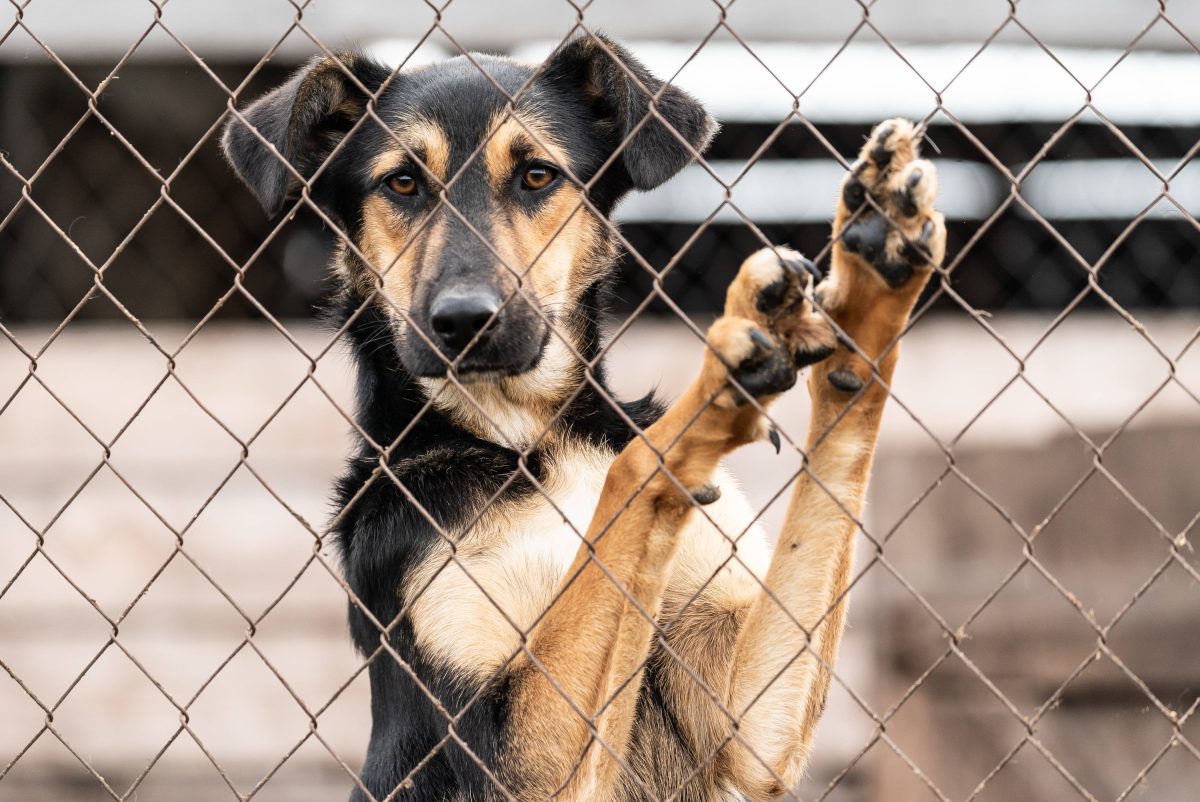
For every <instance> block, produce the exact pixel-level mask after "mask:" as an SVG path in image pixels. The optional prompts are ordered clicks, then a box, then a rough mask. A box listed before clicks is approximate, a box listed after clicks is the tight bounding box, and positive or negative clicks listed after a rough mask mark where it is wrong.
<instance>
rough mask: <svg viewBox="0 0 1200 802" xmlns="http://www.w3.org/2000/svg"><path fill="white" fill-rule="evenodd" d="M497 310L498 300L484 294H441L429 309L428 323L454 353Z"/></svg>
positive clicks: (488, 294)
mask: <svg viewBox="0 0 1200 802" xmlns="http://www.w3.org/2000/svg"><path fill="white" fill-rule="evenodd" d="M499 308H500V299H499V298H497V297H496V296H495V295H493V294H491V293H488V292H466V293H453V292H448V293H443V294H442V295H440V296H438V297H437V298H436V299H434V302H433V305H432V306H431V307H430V309H429V323H430V325H431V326H432V327H433V331H434V333H435V334H437V336H438V337H439V338H440V339H441V341H442V342H443V343H445V345H446V346H447V347H449V348H450V349H451V350H452V351H454V352H455V353H458V352H459V351H461V350H462V349H463V348H464V347H465V346H466V344H467V343H469V342H471V340H472V338H474V337H475V335H476V334H478V333H479V331H480V330H481V329H482V328H483V327H484V326H486V325H487V322H488V321H489V320H491V319H492V315H494V314H496V310H497V309H499Z"/></svg>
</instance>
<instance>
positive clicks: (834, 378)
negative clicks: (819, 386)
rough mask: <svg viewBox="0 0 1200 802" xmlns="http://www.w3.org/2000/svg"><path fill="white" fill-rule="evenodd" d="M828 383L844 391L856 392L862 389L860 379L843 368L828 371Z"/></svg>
mask: <svg viewBox="0 0 1200 802" xmlns="http://www.w3.org/2000/svg"><path fill="white" fill-rule="evenodd" d="M829 383H830V384H832V385H833V386H834V387H836V388H837V389H839V390H841V391H842V392H844V393H857V392H858V391H859V390H861V389H862V386H863V383H862V379H860V378H858V377H857V376H855V375H854V373H853V372H852V371H849V370H846V369H845V368H839V369H838V370H831V371H829Z"/></svg>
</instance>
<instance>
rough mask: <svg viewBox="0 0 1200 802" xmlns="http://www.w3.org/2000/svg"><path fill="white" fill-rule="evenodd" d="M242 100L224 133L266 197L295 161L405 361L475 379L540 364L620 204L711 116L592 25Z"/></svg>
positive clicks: (292, 181)
mask: <svg viewBox="0 0 1200 802" xmlns="http://www.w3.org/2000/svg"><path fill="white" fill-rule="evenodd" d="M481 68H482V69H481ZM485 73H486V74H485ZM654 96H657V98H656V100H654V101H653V103H652V97H654ZM371 98H374V102H373V108H372V104H371V102H370V100H371ZM512 98H515V99H516V102H515V103H512V102H511V100H510V99H512ZM652 106H653V109H654V110H653V111H652ZM242 115H243V118H244V120H245V122H242V121H241V120H238V119H237V118H234V119H232V120H231V121H230V123H229V125H228V127H227V128H226V131H225V136H224V138H223V141H222V145H223V147H224V149H225V153H226V155H227V156H228V158H229V161H230V162H231V164H232V165H233V166H234V168H235V169H236V170H237V172H238V174H239V175H240V176H241V177H242V178H243V180H244V181H246V183H247V184H248V185H249V186H250V188H251V189H252V190H253V191H254V192H255V194H256V195H257V196H258V198H259V200H260V201H261V202H262V203H263V205H264V206H265V207H266V208H267V209H268V211H270V212H277V211H279V210H280V209H281V208H282V206H283V204H284V201H285V200H286V199H287V197H288V196H289V195H293V194H294V193H295V192H296V191H297V190H299V189H300V188H301V186H302V184H301V182H300V180H299V179H298V177H297V174H298V175H299V176H302V177H303V178H304V179H305V180H306V181H309V182H310V190H309V191H310V194H311V197H312V198H313V200H314V201H315V202H316V204H317V205H318V207H319V208H321V209H322V210H323V211H324V212H325V213H326V214H327V215H329V217H330V218H331V219H332V220H333V221H334V222H335V223H336V224H337V226H338V228H339V229H341V231H342V232H344V233H345V235H346V237H347V238H348V242H347V243H345V244H344V247H343V248H342V249H341V250H340V253H339V257H338V267H339V270H340V271H341V273H342V276H343V279H344V280H345V281H346V282H348V283H349V285H350V286H351V287H352V288H354V289H355V290H356V291H357V292H358V294H359V295H360V296H361V297H363V298H372V299H374V300H375V301H376V302H378V303H379V304H380V305H381V308H383V309H385V310H386V312H387V314H388V316H389V319H390V320H391V321H392V325H393V328H394V332H395V338H396V344H397V348H398V350H399V353H400V358H401V361H402V363H403V365H404V366H405V368H406V369H407V370H408V371H409V372H411V373H412V374H414V375H416V376H422V377H433V376H444V375H445V374H446V372H447V370H448V368H450V367H451V366H453V367H454V369H456V370H457V372H458V375H460V376H463V377H468V378H470V379H471V380H474V381H487V380H494V379H497V378H500V377H504V376H512V375H516V374H523V373H526V372H527V371H530V370H532V369H534V368H535V367H537V366H538V365H539V363H541V362H542V361H543V359H544V358H546V353H547V349H548V345H549V344H550V343H551V342H552V340H553V339H554V336H553V334H552V329H553V330H554V332H556V333H562V336H564V337H566V338H568V339H569V338H570V337H571V332H572V331H576V330H577V328H578V326H577V324H576V322H575V321H573V318H576V317H578V316H579V315H580V314H587V313H590V312H588V311H587V310H589V309H590V306H588V305H587V304H581V303H580V301H581V299H584V298H587V297H591V296H589V295H588V293H589V291H590V290H592V289H594V288H595V287H596V286H597V284H598V283H599V282H602V281H603V280H604V279H605V277H606V274H607V272H608V271H609V269H610V268H611V265H612V263H613V259H614V256H615V253H616V244H615V243H616V240H615V236H614V233H613V229H612V227H611V224H610V223H609V222H608V221H607V219H606V218H607V215H608V214H609V212H610V211H611V210H612V208H613V206H614V204H615V203H616V202H617V200H619V199H620V197H621V196H622V195H624V194H625V193H626V192H628V191H629V190H631V189H643V190H644V189H650V188H652V187H654V186H657V185H658V184H661V183H662V182H663V181H665V180H667V179H668V178H670V177H671V176H672V175H674V174H675V173H676V172H678V171H679V170H680V169H682V168H683V167H684V166H685V165H686V164H687V163H688V162H690V161H691V160H692V158H693V156H694V153H695V152H697V151H699V150H703V149H704V147H705V146H706V145H707V144H708V141H709V139H710V138H711V136H712V134H713V132H714V130H715V125H714V124H713V122H712V120H711V118H709V117H708V115H707V114H705V112H704V110H703V109H702V108H701V107H700V105H699V104H698V103H697V102H696V101H694V100H693V99H692V98H690V97H689V96H687V95H686V94H684V93H683V92H681V91H679V90H677V89H675V88H674V87H670V86H664V85H663V84H662V82H660V81H659V80H657V79H656V78H654V77H653V76H652V75H650V74H649V72H647V71H646V69H645V68H644V67H643V66H642V65H641V64H639V63H638V62H637V61H636V60H634V59H633V58H632V57H630V56H629V55H628V54H627V53H626V52H625V51H624V50H622V49H621V48H620V47H619V46H617V45H616V44H614V43H612V42H610V41H608V40H605V39H599V38H592V37H586V38H582V39H577V40H575V41H573V42H571V43H569V44H567V45H565V46H563V47H562V48H560V49H559V50H558V51H557V52H555V53H554V54H553V55H552V56H551V57H550V58H549V59H548V60H547V62H546V63H545V64H543V65H541V66H540V67H533V66H528V65H522V64H517V63H515V62H512V61H509V60H507V59H501V58H495V57H488V56H473V57H472V58H471V59H467V58H465V57H459V58H455V59H451V60H449V61H446V62H442V63H439V64H435V65H431V66H427V67H421V68H417V69H414V70H411V71H406V72H401V73H399V74H395V75H393V74H392V72H391V70H389V69H387V68H385V67H383V66H381V65H379V64H376V63H374V62H371V61H369V60H367V59H365V58H363V57H361V56H354V55H350V56H342V57H339V59H338V60H337V61H334V60H333V59H320V60H316V61H313V62H311V63H310V64H309V65H308V66H307V67H305V68H304V69H302V70H301V71H300V72H298V73H297V74H296V75H295V76H293V78H292V79H291V80H290V81H288V83H286V84H284V85H283V86H281V87H280V88H278V89H276V90H275V91H274V92H272V93H270V94H268V95H267V96H266V97H264V98H262V99H260V100H259V101H258V102H256V103H255V104H253V105H252V106H250V107H249V108H248V109H246V110H244V111H243V112H242ZM364 116H365V119H363V118H364ZM246 123H249V126H248V125H247V124H246ZM251 126H252V127H253V129H254V130H252V129H251ZM265 143H270V145H272V146H273V147H274V149H275V151H277V152H272V150H271V149H270V148H268V147H267V145H266V144H265ZM281 157H282V158H281ZM285 161H286V162H287V163H288V164H290V167H289V166H287V165H285ZM292 168H294V169H295V173H293V171H292ZM593 210H594V211H593ZM564 345H565V343H564ZM574 345H576V346H577V345H578V344H577V343H575V344H574ZM559 350H560V351H561V350H562V349H561V348H560V349H559ZM560 355H561V354H560Z"/></svg>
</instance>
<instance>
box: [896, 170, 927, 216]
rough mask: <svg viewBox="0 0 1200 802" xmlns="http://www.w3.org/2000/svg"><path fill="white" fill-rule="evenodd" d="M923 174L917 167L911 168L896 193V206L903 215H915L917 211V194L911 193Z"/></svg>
mask: <svg viewBox="0 0 1200 802" xmlns="http://www.w3.org/2000/svg"><path fill="white" fill-rule="evenodd" d="M923 175H924V173H922V172H921V171H920V170H919V169H918V170H913V171H912V174H911V175H909V177H908V179H907V180H906V181H905V182H904V189H903V190H901V191H899V192H897V193H896V206H898V207H899V208H900V211H901V213H903V214H904V216H905V217H916V216H917V212H918V211H919V210H918V208H917V196H916V195H915V194H913V190H914V189H916V186H917V184H919V183H921V178H922V176H923Z"/></svg>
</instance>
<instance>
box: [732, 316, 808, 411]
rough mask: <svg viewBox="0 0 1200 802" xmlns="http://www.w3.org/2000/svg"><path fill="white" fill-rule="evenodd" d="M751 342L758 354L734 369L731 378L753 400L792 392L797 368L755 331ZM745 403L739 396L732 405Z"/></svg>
mask: <svg viewBox="0 0 1200 802" xmlns="http://www.w3.org/2000/svg"><path fill="white" fill-rule="evenodd" d="M750 340H751V341H752V342H753V343H754V344H755V346H757V348H758V350H757V351H756V353H755V354H754V355H753V356H751V357H749V358H748V359H746V360H744V361H743V362H742V363H741V364H739V365H737V366H736V367H735V368H733V369H732V370H731V371H730V378H731V379H732V380H733V381H734V382H736V383H737V385H738V386H739V387H741V388H742V389H743V390H745V391H746V393H747V394H749V395H750V396H752V397H754V398H758V397H759V396H763V395H772V394H774V393H782V392H783V391H784V390H788V389H791V387H792V386H793V385H794V384H795V383H796V366H795V365H793V364H792V360H791V359H790V358H789V357H788V355H787V354H786V353H785V351H784V349H783V348H780V347H778V346H776V345H775V344H774V343H773V342H772V341H771V339H770V338H769V337H767V335H765V334H763V333H762V332H761V331H759V330H758V329H751V330H750ZM745 400H746V399H745V398H743V397H741V395H740V394H739V395H737V396H736V401H735V403H738V404H741V403H744V402H745Z"/></svg>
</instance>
